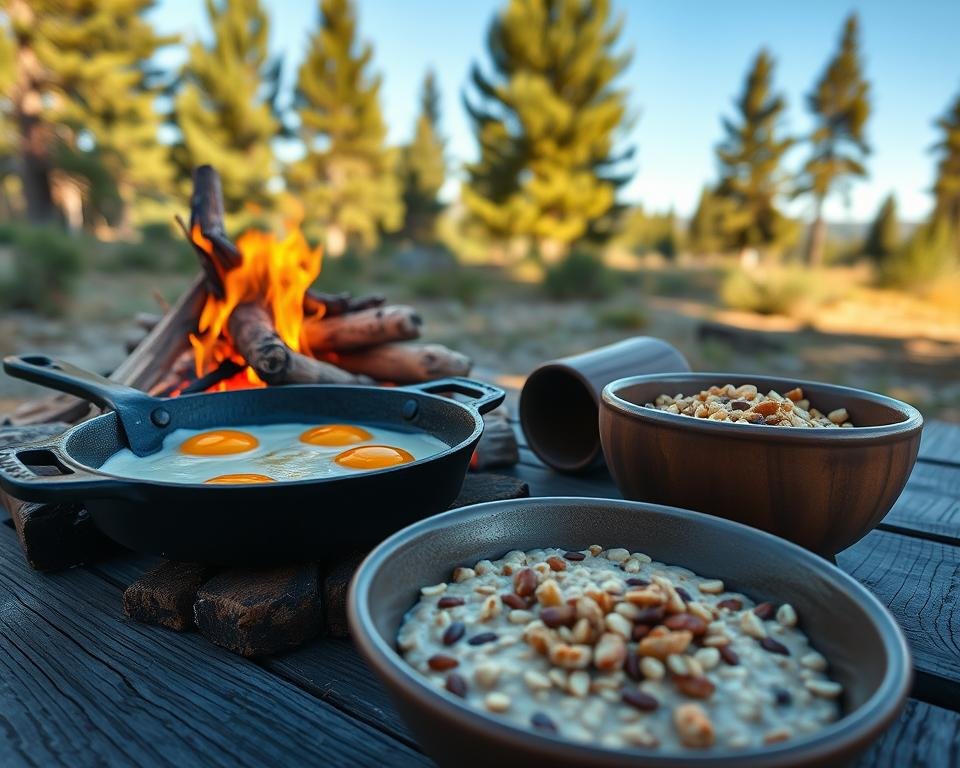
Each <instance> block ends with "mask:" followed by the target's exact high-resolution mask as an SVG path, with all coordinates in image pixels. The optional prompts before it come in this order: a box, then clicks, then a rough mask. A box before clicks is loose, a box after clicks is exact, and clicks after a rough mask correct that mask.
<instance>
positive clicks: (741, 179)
mask: <svg viewBox="0 0 960 768" xmlns="http://www.w3.org/2000/svg"><path fill="white" fill-rule="evenodd" d="M773 66H774V62H773V59H772V58H771V57H770V55H769V54H768V53H767V52H766V51H765V50H761V51H760V53H758V54H757V56H756V58H755V59H754V62H753V66H752V67H751V69H750V72H749V73H748V74H747V79H746V82H745V83H744V87H743V93H742V95H741V96H740V97H739V99H737V101H736V107H737V113H738V114H737V117H736V118H735V119H733V120H730V119H724V120H723V128H724V131H725V133H726V137H725V138H724V140H723V142H722V143H721V144H720V145H719V146H718V147H717V158H718V159H719V162H720V181H719V183H718V185H717V190H716V193H717V195H718V196H719V197H721V198H723V199H725V200H727V201H728V202H729V205H728V206H727V212H726V213H727V215H726V217H725V220H724V221H723V226H722V229H723V234H724V240H725V244H726V246H727V247H728V248H732V249H736V250H742V249H744V248H757V249H759V250H761V251H763V250H768V249H773V248H782V247H783V246H785V245H786V239H787V237H788V236H789V235H790V233H791V232H792V227H791V222H790V221H789V220H788V219H787V218H786V217H784V216H783V214H782V213H781V212H780V210H779V208H778V207H777V203H778V198H779V196H780V193H781V189H782V186H783V181H784V177H783V170H782V168H781V162H782V160H783V156H784V154H785V153H786V152H787V150H788V149H790V147H791V146H792V144H793V139H791V138H788V137H782V136H780V135H778V129H779V123H780V120H781V118H782V116H783V111H784V110H785V109H786V101H785V100H784V98H783V96H781V95H780V94H777V93H774V92H773V89H772V88H773V87H772V82H771V81H772V76H773Z"/></svg>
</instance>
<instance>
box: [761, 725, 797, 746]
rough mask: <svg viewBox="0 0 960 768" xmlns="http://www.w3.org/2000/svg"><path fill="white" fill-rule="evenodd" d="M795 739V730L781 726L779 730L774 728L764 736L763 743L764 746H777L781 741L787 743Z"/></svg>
mask: <svg viewBox="0 0 960 768" xmlns="http://www.w3.org/2000/svg"><path fill="white" fill-rule="evenodd" d="M792 738H793V730H792V729H791V728H789V727H788V726H786V725H781V726H780V727H779V728H774V729H773V730H770V731H767V732H766V733H765V734H763V743H764V744H776V743H777V742H780V741H787V740H788V739H792Z"/></svg>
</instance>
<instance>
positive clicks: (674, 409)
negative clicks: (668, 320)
mask: <svg viewBox="0 0 960 768" xmlns="http://www.w3.org/2000/svg"><path fill="white" fill-rule="evenodd" d="M645 405H646V407H647V408H656V409H658V410H661V411H666V412H668V413H676V414H679V415H681V416H693V417H695V418H698V419H712V420H714V421H729V422H732V423H734V424H757V425H763V424H766V425H769V426H779V427H826V428H834V427H847V428H850V427H853V426H854V424H853V422H851V421H850V414H848V413H847V409H846V408H836V409H834V410H832V411H830V412H829V413H827V414H823V413H821V412H820V411H818V410H817V409H816V408H814V407H811V405H810V401H809V400H808V399H807V398H806V397H805V396H804V394H803V389H802V388H801V387H794V388H793V389H791V390H790V391H789V392H787V393H786V394H783V395H781V394H780V393H779V392H776V391H774V390H770V391H769V392H767V394H765V395H764V394H763V393H762V392H760V391H758V389H757V387H755V386H754V385H753V384H741V385H740V386H734V385H733V384H726V385H724V386H722V387H720V386H713V387H710V388H709V389H704V390H702V391H700V392H698V393H697V394H695V395H683V394H677V395H673V396H671V395H659V396H658V397H657V399H656V401H655V402H653V403H645Z"/></svg>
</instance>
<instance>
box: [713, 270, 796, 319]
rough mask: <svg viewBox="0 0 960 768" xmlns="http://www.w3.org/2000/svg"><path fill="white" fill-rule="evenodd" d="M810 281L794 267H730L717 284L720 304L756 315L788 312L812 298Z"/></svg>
mask: <svg viewBox="0 0 960 768" xmlns="http://www.w3.org/2000/svg"><path fill="white" fill-rule="evenodd" d="M811 285H812V281H811V280H810V278H809V276H808V275H806V274H805V273H804V271H803V270H801V269H797V268H793V267H765V268H762V269H757V270H750V271H748V270H745V269H732V270H730V272H728V273H727V276H726V277H725V278H724V281H723V283H722V285H721V286H720V296H721V298H722V299H723V303H724V304H726V305H727V306H728V307H730V308H731V309H739V310H743V311H745V312H755V313H757V314H758V315H789V314H791V313H792V312H793V311H794V310H795V309H796V308H797V306H798V305H799V304H800V303H802V302H803V301H804V300H805V299H808V298H810V297H811Z"/></svg>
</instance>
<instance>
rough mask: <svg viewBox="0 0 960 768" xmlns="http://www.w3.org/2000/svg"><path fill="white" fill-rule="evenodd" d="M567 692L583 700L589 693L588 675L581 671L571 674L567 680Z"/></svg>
mask: <svg viewBox="0 0 960 768" xmlns="http://www.w3.org/2000/svg"><path fill="white" fill-rule="evenodd" d="M567 690H568V691H570V693H571V694H573V695H574V696H576V697H577V698H578V699H582V698H584V697H585V696H586V695H587V694H588V693H590V675H589V674H588V673H586V672H584V671H583V670H582V669H580V670H577V671H576V672H571V673H570V677H569V678H567Z"/></svg>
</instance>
